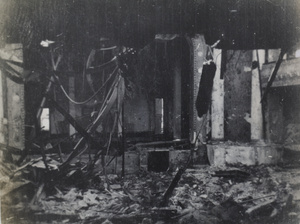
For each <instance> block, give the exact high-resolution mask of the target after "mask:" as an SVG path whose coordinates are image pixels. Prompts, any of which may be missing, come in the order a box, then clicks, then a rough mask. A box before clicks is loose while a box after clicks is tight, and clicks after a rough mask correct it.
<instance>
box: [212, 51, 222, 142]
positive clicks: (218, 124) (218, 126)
mask: <svg viewBox="0 0 300 224" xmlns="http://www.w3.org/2000/svg"><path fill="white" fill-rule="evenodd" d="M221 54H222V50H219V49H214V60H215V63H216V66H217V70H216V74H215V78H214V84H213V90H212V105H211V129H212V130H211V137H212V139H213V140H223V139H224V80H223V79H221V78H220V77H221V58H222V57H221Z"/></svg>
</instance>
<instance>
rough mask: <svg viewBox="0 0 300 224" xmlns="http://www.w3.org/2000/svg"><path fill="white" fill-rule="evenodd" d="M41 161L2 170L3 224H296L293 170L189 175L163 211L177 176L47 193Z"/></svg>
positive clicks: (142, 176)
mask: <svg viewBox="0 0 300 224" xmlns="http://www.w3.org/2000/svg"><path fill="white" fill-rule="evenodd" d="M40 161H42V160H34V161H31V162H30V163H27V164H26V166H23V167H20V168H17V167H14V166H12V165H11V166H8V165H5V166H4V165H1V174H3V175H2V177H1V179H0V181H1V185H0V187H1V200H2V201H1V202H2V210H1V211H2V215H1V217H2V222H3V223H113V224H115V223H116V224H117V223H143V224H144V223H153V224H154V223H157V224H158V223H160V224H162V223H179V224H184V223H189V224H191V223H208V224H209V223H214V224H215V223H246V224H248V223H278V224H281V223H286V224H290V223H291V224H293V223H299V220H300V213H299V211H300V201H299V200H300V194H299V192H300V171H298V170H296V169H293V170H291V169H284V168H280V167H268V166H256V167H244V166H238V167H224V168H217V167H212V166H199V167H193V168H188V169H187V170H186V171H185V172H184V173H183V174H182V177H181V180H180V181H179V183H178V185H177V186H176V188H175V189H174V191H173V194H172V196H171V198H170V199H169V201H168V205H167V206H164V207H161V201H162V199H163V195H164V192H165V191H166V189H167V188H168V186H169V184H170V182H171V181H172V179H173V178H174V176H175V173H176V172H173V173H170V172H164V173H153V172H146V171H140V173H139V174H137V175H126V176H125V177H124V178H121V177H120V176H118V175H112V174H109V175H102V176H95V177H94V179H93V181H90V182H88V183H86V184H85V185H76V184H75V182H76V181H75V182H74V181H73V182H69V183H68V182H66V181H65V182H57V183H56V184H55V185H53V186H52V187H51V188H50V187H49V183H46V182H45V181H41V180H46V179H45V178H40V177H41V176H42V175H45V174H38V170H39V171H43V169H42V168H43V165H42V163H41V162H40ZM50 164H51V163H50ZM12 174H13V175H12ZM32 175H36V176H35V177H34V178H33V177H32ZM73 178H74V177H73ZM78 181H79V179H78ZM11 186H14V187H13V188H12V187H11ZM8 189H10V190H8Z"/></svg>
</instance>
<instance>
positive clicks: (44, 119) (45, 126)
mask: <svg viewBox="0 0 300 224" xmlns="http://www.w3.org/2000/svg"><path fill="white" fill-rule="evenodd" d="M40 122H41V129H42V130H43V131H50V117H49V108H43V110H42V114H41V118H40Z"/></svg>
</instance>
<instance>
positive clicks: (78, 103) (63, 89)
mask: <svg viewBox="0 0 300 224" xmlns="http://www.w3.org/2000/svg"><path fill="white" fill-rule="evenodd" d="M117 69H118V66H116V67H115V69H114V70H113V72H112V73H111V74H110V75H109V77H108V78H107V79H106V81H105V82H104V83H103V85H102V86H101V87H100V88H99V89H98V90H97V91H96V92H95V93H94V94H93V95H92V96H91V97H90V98H88V99H86V100H84V101H75V100H73V99H72V98H71V97H70V96H69V95H68V93H67V92H66V90H65V88H64V87H63V85H62V83H61V82H60V80H59V79H58V77H57V76H56V75H54V76H55V78H56V80H57V81H58V83H59V87H60V89H61V90H62V92H63V93H64V95H65V96H66V97H67V99H68V100H69V101H70V102H72V103H74V104H76V105H82V104H86V103H88V102H90V101H91V100H92V99H93V98H94V97H95V96H96V95H97V94H98V93H99V92H100V91H101V90H102V89H103V87H104V86H105V85H106V84H107V82H108V81H109V80H110V79H111V77H112V76H113V74H114V73H115V72H116V71H117Z"/></svg>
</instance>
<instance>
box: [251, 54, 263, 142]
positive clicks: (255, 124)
mask: <svg viewBox="0 0 300 224" xmlns="http://www.w3.org/2000/svg"><path fill="white" fill-rule="evenodd" d="M257 56H258V57H257ZM263 56H264V52H263V51H262V50H259V51H258V52H256V50H254V51H253V53H252V61H257V62H258V65H259V67H257V68H254V69H252V80H251V82H252V84H251V140H260V139H263V114H262V104H261V87H260V86H261V84H260V74H259V73H260V72H259V69H260V67H261V66H260V63H259V61H263Z"/></svg>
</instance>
